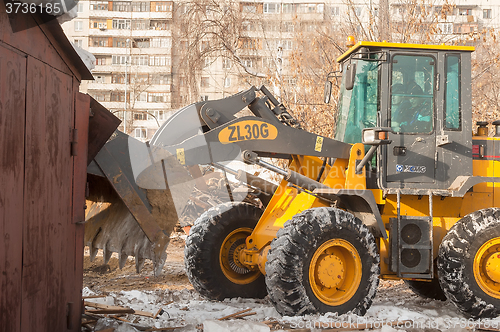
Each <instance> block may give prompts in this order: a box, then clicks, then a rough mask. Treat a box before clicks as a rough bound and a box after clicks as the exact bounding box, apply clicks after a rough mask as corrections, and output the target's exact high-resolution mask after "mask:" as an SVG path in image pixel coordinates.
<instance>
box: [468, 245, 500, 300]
mask: <svg viewBox="0 0 500 332" xmlns="http://www.w3.org/2000/svg"><path fill="white" fill-rule="evenodd" d="M474 278H476V281H477V284H478V285H479V287H481V289H482V290H483V291H484V292H485V293H486V294H488V295H489V296H491V297H494V298H497V299H500V237H497V238H494V239H491V240H489V241H488V242H486V243H485V244H483V245H482V246H481V248H479V250H478V251H477V253H476V256H475V257H474Z"/></svg>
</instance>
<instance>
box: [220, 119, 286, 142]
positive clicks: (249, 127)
mask: <svg viewBox="0 0 500 332" xmlns="http://www.w3.org/2000/svg"><path fill="white" fill-rule="evenodd" d="M277 136H278V129H277V128H276V127H275V126H273V125H272V124H270V123H267V122H263V121H256V120H246V121H241V122H237V123H234V124H232V125H230V126H227V127H226V128H224V129H222V130H221V131H220V133H219V141H220V142H221V143H222V144H229V143H234V142H241V141H249V140H255V139H264V140H273V139H275V138H276V137H277Z"/></svg>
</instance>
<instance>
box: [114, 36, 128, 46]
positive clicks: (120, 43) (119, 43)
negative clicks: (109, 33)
mask: <svg viewBox="0 0 500 332" xmlns="http://www.w3.org/2000/svg"><path fill="white" fill-rule="evenodd" d="M113 47H127V40H126V39H125V38H113Z"/></svg>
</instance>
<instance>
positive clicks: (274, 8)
mask: <svg viewBox="0 0 500 332" xmlns="http://www.w3.org/2000/svg"><path fill="white" fill-rule="evenodd" d="M279 12H280V7H279V4H278V3H264V14H277V13H279Z"/></svg>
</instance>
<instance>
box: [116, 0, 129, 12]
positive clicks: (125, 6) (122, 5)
mask: <svg viewBox="0 0 500 332" xmlns="http://www.w3.org/2000/svg"><path fill="white" fill-rule="evenodd" d="M112 3H113V9H111V10H113V11H117V12H129V11H130V3H131V2H130V1H113V2H112Z"/></svg>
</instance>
